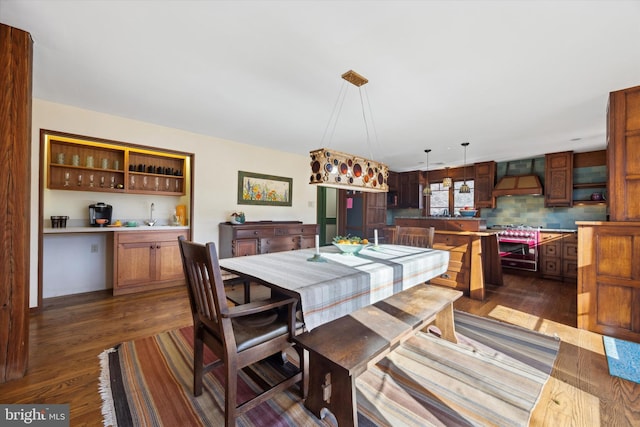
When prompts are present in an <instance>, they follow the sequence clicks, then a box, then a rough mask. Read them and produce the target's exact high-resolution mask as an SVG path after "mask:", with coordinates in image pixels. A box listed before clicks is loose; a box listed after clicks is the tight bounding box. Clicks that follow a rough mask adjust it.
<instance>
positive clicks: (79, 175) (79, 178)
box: [78, 173, 82, 187]
mask: <svg viewBox="0 0 640 427" xmlns="http://www.w3.org/2000/svg"><path fill="white" fill-rule="evenodd" d="M81 186H82V174H81V173H79V174H78V187H81Z"/></svg>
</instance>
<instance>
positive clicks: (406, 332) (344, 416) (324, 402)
mask: <svg viewBox="0 0 640 427" xmlns="http://www.w3.org/2000/svg"><path fill="white" fill-rule="evenodd" d="M460 296H462V292H460V291H456V290H453V289H449V288H443V287H437V286H431V285H417V286H414V287H412V288H409V289H407V290H405V291H402V292H400V293H397V294H395V295H392V296H391V297H389V298H386V299H384V300H382V301H379V302H377V303H374V304H372V305H370V306H367V307H363V308H361V309H359V310H357V311H355V312H353V313H351V314H349V315H347V316H343V317H341V318H339V319H336V320H333V321H331V322H329V323H325V324H324V325H321V326H319V327H317V328H315V329H313V330H311V331H309V332H304V333H302V334H300V335H297V336H296V337H295V338H294V341H295V342H296V343H298V344H300V345H301V346H302V347H303V348H304V349H306V350H308V351H309V375H308V378H309V385H308V392H305V394H306V395H307V399H306V400H305V406H306V407H307V409H309V410H310V411H311V412H313V414H315V415H316V416H317V417H318V418H322V413H321V412H322V409H323V408H327V409H328V410H330V411H331V412H332V413H333V415H334V416H335V417H336V420H337V421H338V426H340V427H345V426H357V425H358V406H357V404H356V385H355V380H356V378H357V377H358V375H360V374H361V373H363V372H364V371H365V370H366V369H367V368H368V367H369V366H372V365H373V364H375V363H377V362H378V361H379V360H380V359H382V358H383V357H384V356H385V355H387V354H388V353H389V352H390V351H392V350H393V349H394V348H396V347H397V346H398V345H400V343H402V342H403V341H404V340H405V339H407V338H409V337H410V336H411V335H412V333H413V332H415V331H416V330H420V329H424V328H425V327H427V326H428V325H430V324H432V323H434V324H435V326H437V327H438V328H439V329H440V331H441V333H442V338H445V339H448V340H449V341H452V342H457V339H456V335H455V330H454V323H453V302H454V301H455V300H457V299H458V298H460Z"/></svg>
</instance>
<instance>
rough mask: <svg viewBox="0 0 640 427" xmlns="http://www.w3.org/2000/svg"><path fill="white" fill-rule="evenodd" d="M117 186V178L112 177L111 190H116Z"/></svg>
mask: <svg viewBox="0 0 640 427" xmlns="http://www.w3.org/2000/svg"><path fill="white" fill-rule="evenodd" d="M115 186H116V177H115V176H114V175H111V184H109V188H115Z"/></svg>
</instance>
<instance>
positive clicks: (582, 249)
mask: <svg viewBox="0 0 640 427" xmlns="http://www.w3.org/2000/svg"><path fill="white" fill-rule="evenodd" d="M578 240H579V242H580V245H579V246H578V265H579V266H580V269H579V273H578V327H579V328H581V329H588V330H590V331H593V332H597V333H599V334H603V335H610V336H613V337H617V338H621V339H624V340H628V341H635V342H640V268H639V264H638V262H637V260H638V259H640V227H633V226H624V225H623V224H622V223H621V222H618V223H613V224H612V225H603V226H579V227H578Z"/></svg>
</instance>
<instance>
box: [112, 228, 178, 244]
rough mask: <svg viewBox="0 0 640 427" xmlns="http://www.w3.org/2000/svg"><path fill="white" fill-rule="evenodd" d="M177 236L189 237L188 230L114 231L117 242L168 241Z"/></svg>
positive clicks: (176, 239)
mask: <svg viewBox="0 0 640 427" xmlns="http://www.w3.org/2000/svg"><path fill="white" fill-rule="evenodd" d="M178 236H184V237H185V238H186V239H188V238H189V232H188V230H176V231H120V232H115V237H116V239H117V242H118V243H137V242H170V241H174V240H175V241H176V242H177V241H178Z"/></svg>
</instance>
